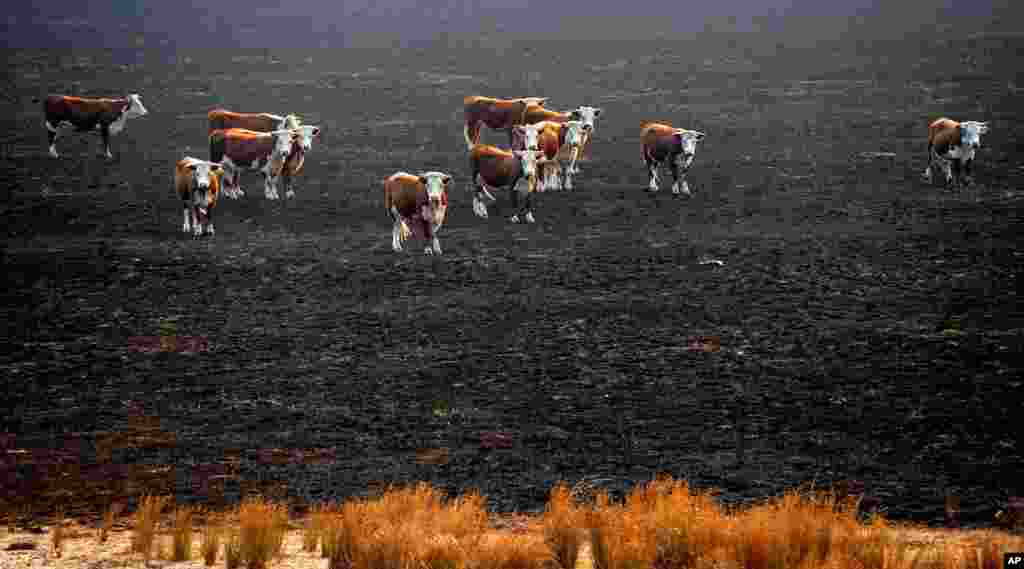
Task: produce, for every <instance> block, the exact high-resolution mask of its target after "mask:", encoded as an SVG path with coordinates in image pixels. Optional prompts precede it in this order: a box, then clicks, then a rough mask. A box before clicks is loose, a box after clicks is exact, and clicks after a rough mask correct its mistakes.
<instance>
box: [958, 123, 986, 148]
mask: <svg viewBox="0 0 1024 569" xmlns="http://www.w3.org/2000/svg"><path fill="white" fill-rule="evenodd" d="M986 132H988V125H987V124H985V123H983V122H978V121H967V122H962V123H960V144H961V145H962V146H965V147H967V148H968V149H971V150H974V149H977V148H979V147H980V146H981V135H983V134H985V133H986Z"/></svg>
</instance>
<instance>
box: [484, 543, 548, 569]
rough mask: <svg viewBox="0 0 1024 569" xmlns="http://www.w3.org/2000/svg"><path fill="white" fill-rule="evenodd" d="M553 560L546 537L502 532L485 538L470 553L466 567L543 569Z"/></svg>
mask: <svg viewBox="0 0 1024 569" xmlns="http://www.w3.org/2000/svg"><path fill="white" fill-rule="evenodd" d="M550 560H551V550H550V549H549V548H548V546H547V545H546V544H545V543H544V537H543V536H539V535H529V534H501V535H498V536H496V537H495V538H493V539H488V540H483V541H481V542H480V546H479V547H477V548H476V549H474V550H473V551H471V552H470V553H469V555H468V556H467V558H466V564H465V568H466V569H541V568H542V567H545V566H546V563H547V562H549V561H550Z"/></svg>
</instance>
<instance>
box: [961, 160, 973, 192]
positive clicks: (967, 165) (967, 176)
mask: <svg viewBox="0 0 1024 569" xmlns="http://www.w3.org/2000/svg"><path fill="white" fill-rule="evenodd" d="M973 164H974V158H968V159H967V161H965V162H964V164H963V166H964V171H963V175H964V182H965V183H966V184H967V185H968V186H969V185H972V184H974V176H973V175H971V166H972V165H973Z"/></svg>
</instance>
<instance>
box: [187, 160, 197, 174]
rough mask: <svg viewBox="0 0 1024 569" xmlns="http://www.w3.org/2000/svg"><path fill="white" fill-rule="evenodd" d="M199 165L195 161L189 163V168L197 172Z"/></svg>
mask: <svg viewBox="0 0 1024 569" xmlns="http://www.w3.org/2000/svg"><path fill="white" fill-rule="evenodd" d="M197 166H199V164H196V163H195V162H193V163H192V164H189V165H188V169H189V170H192V171H193V172H195V171H196V167H197Z"/></svg>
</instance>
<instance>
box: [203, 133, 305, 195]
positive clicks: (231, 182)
mask: <svg viewBox="0 0 1024 569" xmlns="http://www.w3.org/2000/svg"><path fill="white" fill-rule="evenodd" d="M297 137H298V134H297V131H293V130H276V131H273V132H256V131H253V130H246V129H243V128H229V129H227V130H215V131H213V132H212V133H210V161H211V162H219V163H221V164H222V165H223V166H224V170H225V175H224V194H225V195H227V196H228V197H231V198H238V197H239V196H243V195H245V192H244V191H243V190H242V187H241V185H240V184H239V178H240V175H241V170H243V169H245V170H256V171H259V172H261V173H262V174H263V192H264V195H265V196H266V198H267V199H269V200H276V199H278V197H279V196H278V193H277V181H278V179H279V178H280V176H281V171H282V170H283V169H284V163H285V160H287V159H288V155H289V154H290V153H291V151H292V146H293V143H294V142H295V140H296V138H297Z"/></svg>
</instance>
